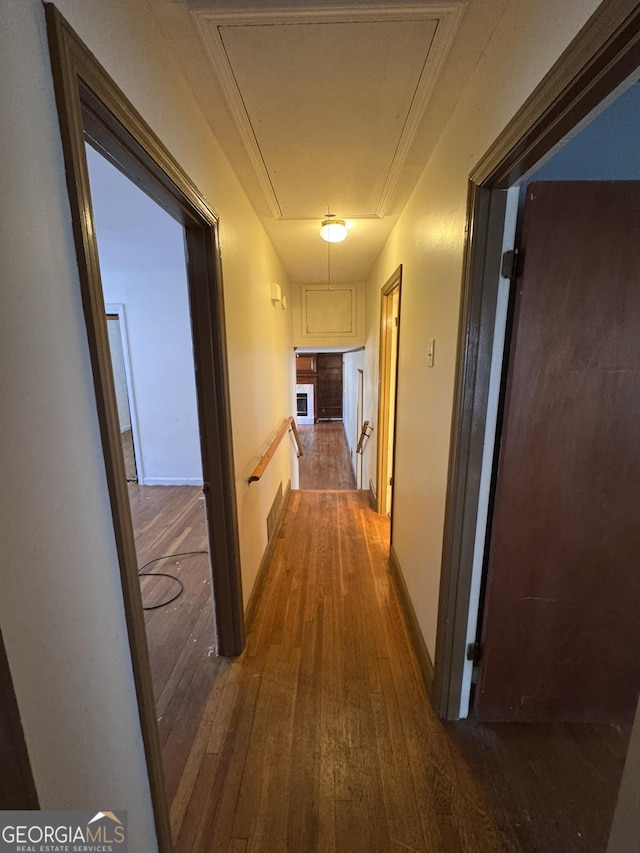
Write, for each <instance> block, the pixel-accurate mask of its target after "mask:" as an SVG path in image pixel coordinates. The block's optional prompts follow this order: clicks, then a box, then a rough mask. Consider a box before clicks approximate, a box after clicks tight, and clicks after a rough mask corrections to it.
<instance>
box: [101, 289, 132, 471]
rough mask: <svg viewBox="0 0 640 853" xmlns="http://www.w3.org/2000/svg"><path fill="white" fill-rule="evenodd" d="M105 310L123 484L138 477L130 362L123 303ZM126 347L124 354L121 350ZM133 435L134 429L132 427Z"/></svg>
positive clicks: (107, 307)
mask: <svg viewBox="0 0 640 853" xmlns="http://www.w3.org/2000/svg"><path fill="white" fill-rule="evenodd" d="M105 311H106V312H107V335H108V336H109V352H110V354H111V365H112V367H113V381H114V385H115V388H116V401H117V404H118V420H119V422H120V436H121V438H122V455H123V456H124V471H125V474H126V477H127V483H137V482H138V479H139V475H138V465H137V454H136V447H138V445H139V441H138V440H137V439H136V440H134V437H133V434H134V429H133V421H134V416H133V412H134V401H133V386H132V381H131V365H130V360H129V357H128V350H129V347H128V344H127V343H126V340H127V339H126V332H125V326H124V322H123V321H124V305H119V306H113V305H105ZM125 348H126V353H125ZM136 434H137V430H136Z"/></svg>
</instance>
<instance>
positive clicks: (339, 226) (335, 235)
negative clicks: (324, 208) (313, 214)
mask: <svg viewBox="0 0 640 853" xmlns="http://www.w3.org/2000/svg"><path fill="white" fill-rule="evenodd" d="M347 234H348V231H347V225H346V223H345V221H344V219H336V218H335V216H334V214H333V213H327V218H326V219H323V220H322V225H321V227H320V236H321V237H322V239H323V240H326V241H327V243H342V241H343V240H344V239H345V238H346V236H347Z"/></svg>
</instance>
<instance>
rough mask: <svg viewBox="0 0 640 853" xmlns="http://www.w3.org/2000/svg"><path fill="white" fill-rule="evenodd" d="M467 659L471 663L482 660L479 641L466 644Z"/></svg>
mask: <svg viewBox="0 0 640 853" xmlns="http://www.w3.org/2000/svg"><path fill="white" fill-rule="evenodd" d="M467 660H470V661H472V663H480V661H481V660H482V645H481V644H480V643H469V645H468V646H467Z"/></svg>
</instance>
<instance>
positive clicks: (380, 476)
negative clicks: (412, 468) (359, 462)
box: [376, 264, 402, 533]
mask: <svg viewBox="0 0 640 853" xmlns="http://www.w3.org/2000/svg"><path fill="white" fill-rule="evenodd" d="M396 289H397V290H398V337H397V341H396V355H397V352H398V351H399V348H400V328H399V323H400V320H399V318H400V301H401V298H402V264H400V266H399V267H398V268H397V270H396V271H395V272H394V273H393V275H392V276H391V277H390V278H389V279H388V280H387V281H386V282H385V284H384V285H383V286H382V289H381V290H380V353H379V357H380V368H379V376H378V444H377V468H376V512H378V513H380V514H383V513H384V511H385V506H386V494H387V477H388V471H387V453H388V451H387V445H388V443H389V404H390V402H391V400H390V397H389V385H390V382H391V336H390V335H389V334H388V330H387V326H386V323H385V310H386V306H387V301H388V300H389V299H390V296H391V294H392V293H393V291H394V290H396ZM395 378H396V383H395V399H394V402H397V399H398V359H397V357H396V377H395ZM394 411H395V408H394ZM395 439H396V433H395V430H394V431H393V450H392V459H393V461H394V463H395V455H396V452H395ZM391 503H392V506H391V507H390V510H391V526H392V533H393V490H392V492H391Z"/></svg>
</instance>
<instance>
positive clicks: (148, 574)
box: [138, 551, 209, 610]
mask: <svg viewBox="0 0 640 853" xmlns="http://www.w3.org/2000/svg"><path fill="white" fill-rule="evenodd" d="M208 553H209V552H208V551H180V552H178V553H177V554H165V555H164V556H162V557H155V558H154V559H153V560H149V562H148V563H145V564H144V566H142V567H141V568H140V569H138V575H139V576H142V577H154V578H171V580H172V581H175V582H176V583H177V584H178V585H179V587H180V589H179V590H178V591H177V592H176V594H175V595H174V596H173V598H169V599H168V600H167V601H162V602H161V603H160V604H150V605H149V606H148V607H145V606H144V604H143V605H142V609H143V610H158V608H159V607H166V606H167V604H172V603H173V602H174V601H175V600H176V598H179V597H180V596H181V595H182V593H183V592H184V584H183V583H182V581H181V580H180V578H177V577H176V576H175V575H170V574H168V573H167V572H145V569H146V568H147V567H148V566H151V565H153V563H159V562H160V560H171V559H173V558H174V557H191V556H192V555H195V554H208Z"/></svg>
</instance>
